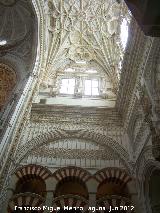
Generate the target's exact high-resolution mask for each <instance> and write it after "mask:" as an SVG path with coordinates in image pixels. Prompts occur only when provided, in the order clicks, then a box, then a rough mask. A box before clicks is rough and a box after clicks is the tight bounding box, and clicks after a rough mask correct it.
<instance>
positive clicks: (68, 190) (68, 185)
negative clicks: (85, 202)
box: [55, 176, 88, 199]
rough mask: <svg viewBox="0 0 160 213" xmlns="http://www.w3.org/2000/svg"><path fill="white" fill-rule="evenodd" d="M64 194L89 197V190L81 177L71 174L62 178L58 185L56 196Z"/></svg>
mask: <svg viewBox="0 0 160 213" xmlns="http://www.w3.org/2000/svg"><path fill="white" fill-rule="evenodd" d="M63 195H77V196H80V197H83V198H85V199H88V190H87V187H86V185H85V183H84V182H83V181H82V180H81V179H80V178H78V177H74V176H69V177H65V178H64V179H62V180H61V181H60V182H59V183H58V184H57V186H56V190H55V197H59V196H63Z"/></svg>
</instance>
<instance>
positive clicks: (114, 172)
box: [94, 167, 132, 184]
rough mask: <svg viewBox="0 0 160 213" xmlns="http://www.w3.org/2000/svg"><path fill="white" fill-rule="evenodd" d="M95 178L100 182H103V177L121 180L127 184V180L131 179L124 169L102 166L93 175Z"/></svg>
mask: <svg viewBox="0 0 160 213" xmlns="http://www.w3.org/2000/svg"><path fill="white" fill-rule="evenodd" d="M94 176H95V178H96V180H97V181H98V182H99V183H101V182H103V181H104V180H105V179H110V178H112V179H115V181H116V179H118V180H120V181H121V182H123V184H127V183H128V182H129V181H131V180H132V178H131V176H130V175H129V174H128V172H127V171H126V170H124V169H119V168H115V167H113V168H104V169H102V170H100V171H98V172H96V174H95V175H94Z"/></svg>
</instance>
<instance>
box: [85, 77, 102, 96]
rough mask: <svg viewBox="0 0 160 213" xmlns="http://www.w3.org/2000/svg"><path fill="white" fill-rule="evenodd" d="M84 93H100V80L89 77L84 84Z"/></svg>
mask: <svg viewBox="0 0 160 213" xmlns="http://www.w3.org/2000/svg"><path fill="white" fill-rule="evenodd" d="M84 87H85V89H84V95H89V96H97V95H99V82H98V80H97V79H87V80H85V84H84Z"/></svg>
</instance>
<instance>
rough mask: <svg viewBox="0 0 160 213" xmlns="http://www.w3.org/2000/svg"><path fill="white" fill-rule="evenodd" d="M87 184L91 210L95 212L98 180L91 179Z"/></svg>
mask: <svg viewBox="0 0 160 213" xmlns="http://www.w3.org/2000/svg"><path fill="white" fill-rule="evenodd" d="M86 185H87V188H88V194H89V207H91V208H90V212H93V211H92V210H94V208H96V194H97V187H98V182H97V181H96V180H95V179H89V180H88V181H87V183H86ZM91 209H92V210H91Z"/></svg>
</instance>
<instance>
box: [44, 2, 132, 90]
mask: <svg viewBox="0 0 160 213" xmlns="http://www.w3.org/2000/svg"><path fill="white" fill-rule="evenodd" d="M45 12H46V15H47V16H48V26H47V28H48V30H49V35H48V37H47V38H46V40H47V42H48V44H47V45H46V50H47V52H48V65H47V66H48V67H47V72H48V75H49V76H51V75H52V74H53V73H55V72H56V71H57V70H59V69H64V68H66V67H72V66H75V64H76V63H77V62H79V61H85V62H86V65H85V66H86V67H92V68H93V67H95V68H96V69H99V70H103V72H104V73H106V74H107V76H108V78H109V80H110V82H111V84H112V86H113V89H114V91H115V93H116V92H117V90H118V83H119V79H118V73H119V72H120V67H119V63H120V61H121V60H122V58H123V47H122V43H121V40H120V26H121V23H122V21H123V19H124V18H126V17H127V16H128V10H127V7H126V5H125V3H124V2H121V3H118V1H116V0H65V1H62V0H54V1H49V2H48V1H47V2H46V6H45ZM83 66H84V65H83Z"/></svg>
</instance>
